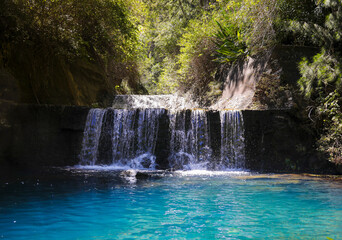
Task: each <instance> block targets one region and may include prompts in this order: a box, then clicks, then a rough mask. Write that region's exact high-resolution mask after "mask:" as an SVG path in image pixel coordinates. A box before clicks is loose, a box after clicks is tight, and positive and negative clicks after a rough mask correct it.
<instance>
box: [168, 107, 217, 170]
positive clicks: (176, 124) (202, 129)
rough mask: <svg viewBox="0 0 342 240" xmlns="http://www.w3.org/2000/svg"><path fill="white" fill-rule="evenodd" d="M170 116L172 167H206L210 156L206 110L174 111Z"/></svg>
mask: <svg viewBox="0 0 342 240" xmlns="http://www.w3.org/2000/svg"><path fill="white" fill-rule="evenodd" d="M169 118H170V132H171V141H170V150H171V151H170V156H169V164H170V167H171V168H173V169H187V170H190V169H208V167H209V166H208V165H209V164H210V161H209V160H210V158H211V148H210V146H209V143H210V139H209V126H208V119H207V115H206V111H204V110H193V111H174V112H170V113H169Z"/></svg>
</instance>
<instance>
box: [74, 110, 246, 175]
mask: <svg viewBox="0 0 342 240" xmlns="http://www.w3.org/2000/svg"><path fill="white" fill-rule="evenodd" d="M165 119H166V120H165ZM161 121H163V123H161ZM160 128H161V129H160ZM165 132H166V133H165ZM159 133H160V134H159ZM156 147H157V151H156ZM160 152H162V153H163V154H160ZM165 162H166V164H165ZM161 163H162V164H161ZM80 165H85V166H95V165H104V166H114V167H117V168H133V169H156V168H163V169H166V168H171V169H174V170H177V169H182V170H193V169H201V170H226V169H242V168H244V167H245V154H244V126H243V118H242V114H241V112H240V111H220V112H213V111H206V110H198V109H196V110H166V109H161V108H160V109H153V108H145V109H113V108H108V109H91V110H90V111H89V113H88V117H87V122H86V125H85V129H84V137H83V143H82V150H81V154H80ZM161 166H163V167H161Z"/></svg>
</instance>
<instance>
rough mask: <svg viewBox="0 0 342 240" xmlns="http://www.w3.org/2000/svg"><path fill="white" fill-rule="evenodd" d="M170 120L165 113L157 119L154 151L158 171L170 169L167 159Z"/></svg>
mask: <svg viewBox="0 0 342 240" xmlns="http://www.w3.org/2000/svg"><path fill="white" fill-rule="evenodd" d="M169 125H170V120H169V117H168V116H167V111H165V112H164V113H163V114H162V115H161V117H160V119H159V129H158V137H157V139H158V140H157V143H156V149H155V155H156V163H157V168H158V169H168V168H170V165H169V161H168V157H169V154H170V141H171V136H170V131H169Z"/></svg>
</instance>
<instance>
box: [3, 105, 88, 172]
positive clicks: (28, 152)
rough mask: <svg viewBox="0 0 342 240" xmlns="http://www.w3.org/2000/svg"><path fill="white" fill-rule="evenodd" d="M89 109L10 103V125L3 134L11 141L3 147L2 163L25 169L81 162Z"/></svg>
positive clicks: (5, 139)
mask: <svg viewBox="0 0 342 240" xmlns="http://www.w3.org/2000/svg"><path fill="white" fill-rule="evenodd" d="M1 111H2V113H3V108H2V109H1ZM88 111H89V109H88V108H83V107H66V106H43V105H40V106H37V105H10V106H8V108H7V111H6V119H7V121H8V122H9V123H10V126H8V127H7V128H6V130H5V134H1V136H0V141H1V142H6V143H7V144H6V145H2V147H1V149H0V150H1V152H0V163H1V164H4V165H8V166H11V167H13V166H14V167H21V168H34V167H44V166H68V165H74V164H76V163H78V154H79V151H80V147H81V144H82V138H83V128H84V124H85V121H86V117H87V113H88Z"/></svg>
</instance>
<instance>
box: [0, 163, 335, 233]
mask: <svg viewBox="0 0 342 240" xmlns="http://www.w3.org/2000/svg"><path fill="white" fill-rule="evenodd" d="M340 236H342V181H341V180H339V181H337V180H334V179H333V178H326V177H317V176H310V175H279V174H278V175H258V174H253V173H250V172H241V171H233V172H211V171H200V170H198V171H176V172H164V171H135V170H127V171H112V170H106V171H104V170H103V169H101V170H99V169H66V170H58V171H49V172H46V173H44V174H40V175H39V176H38V175H33V176H32V175H28V176H25V177H20V178H18V177H15V178H6V179H2V180H1V181H0V239H1V238H3V239H265V238H267V239H289V238H294V239H326V237H331V238H333V239H339V237H340Z"/></svg>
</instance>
